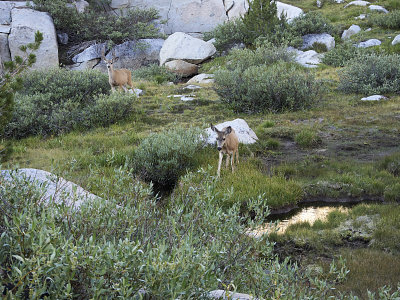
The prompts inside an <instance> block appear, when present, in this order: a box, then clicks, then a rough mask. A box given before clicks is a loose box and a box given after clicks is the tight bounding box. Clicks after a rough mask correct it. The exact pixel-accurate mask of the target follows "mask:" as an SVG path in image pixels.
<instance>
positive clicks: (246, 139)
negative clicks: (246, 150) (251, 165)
mask: <svg viewBox="0 0 400 300" xmlns="http://www.w3.org/2000/svg"><path fill="white" fill-rule="evenodd" d="M227 126H231V127H232V128H233V129H235V132H236V135H237V137H238V139H239V142H240V143H243V144H254V143H255V142H257V140H258V137H257V135H256V134H255V132H254V131H253V130H252V129H251V128H250V127H249V125H248V124H247V122H246V121H245V120H243V119H235V120H233V121H227V122H224V123H220V124H218V125H215V127H217V128H218V130H222V129H223V128H224V127H227ZM206 134H207V141H206V142H207V144H215V141H216V137H217V134H216V133H215V132H214V131H212V130H211V128H210V127H208V128H207V129H206Z"/></svg>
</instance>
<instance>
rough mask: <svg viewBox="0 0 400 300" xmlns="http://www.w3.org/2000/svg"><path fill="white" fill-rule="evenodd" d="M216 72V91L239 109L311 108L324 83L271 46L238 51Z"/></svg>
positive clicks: (248, 111) (271, 110)
mask: <svg viewBox="0 0 400 300" xmlns="http://www.w3.org/2000/svg"><path fill="white" fill-rule="evenodd" d="M228 59H230V63H229V64H228V65H227V69H222V70H218V71H217V72H216V73H215V84H216V87H215V89H216V91H217V93H218V95H219V96H220V97H221V99H222V101H223V102H225V103H228V104H229V105H230V106H231V107H232V108H233V109H234V110H235V111H239V112H247V113H256V112H268V111H269V112H281V111H285V110H298V109H304V108H307V107H310V106H311V105H312V103H313V102H314V100H315V99H316V96H317V95H318V92H319V86H320V84H319V83H318V82H317V81H316V80H315V79H314V77H313V76H312V75H311V74H310V73H308V72H307V71H305V70H303V69H302V68H300V67H299V66H298V65H296V64H292V63H288V62H290V61H291V60H292V59H293V58H292V56H291V55H290V54H289V53H288V52H287V51H286V50H285V49H284V48H277V47H273V46H270V45H267V46H262V47H260V48H257V49H256V50H255V51H252V50H243V51H234V52H232V53H231V54H230V56H229V58H228Z"/></svg>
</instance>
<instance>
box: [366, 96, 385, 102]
mask: <svg viewBox="0 0 400 300" xmlns="http://www.w3.org/2000/svg"><path fill="white" fill-rule="evenodd" d="M386 99H387V98H386V97H385V96H382V95H372V96H369V97H364V98H361V101H381V100H386Z"/></svg>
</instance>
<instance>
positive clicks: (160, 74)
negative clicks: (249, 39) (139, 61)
mask: <svg viewBox="0 0 400 300" xmlns="http://www.w3.org/2000/svg"><path fill="white" fill-rule="evenodd" d="M132 76H133V77H134V78H135V79H143V80H147V81H154V82H156V83H158V84H162V83H164V82H166V81H172V82H178V81H179V80H180V76H178V75H177V74H176V73H173V72H171V71H169V70H168V69H167V68H166V67H164V66H159V65H157V64H151V65H148V66H145V67H142V68H140V69H136V70H134V71H133V72H132Z"/></svg>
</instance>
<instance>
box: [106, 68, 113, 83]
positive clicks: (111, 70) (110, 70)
mask: <svg viewBox="0 0 400 300" xmlns="http://www.w3.org/2000/svg"><path fill="white" fill-rule="evenodd" d="M107 71H108V78H109V79H110V81H113V74H114V68H113V67H112V66H111V67H110V68H107Z"/></svg>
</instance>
